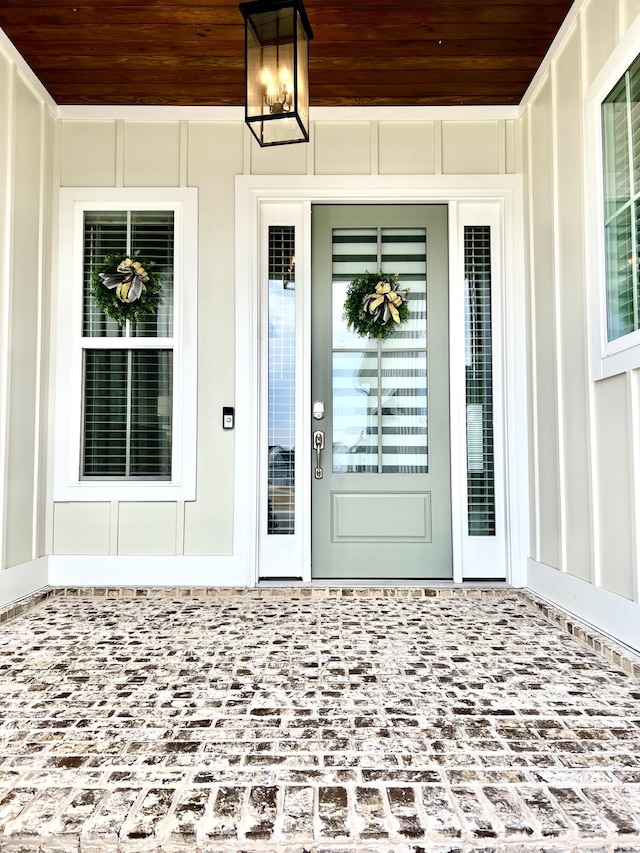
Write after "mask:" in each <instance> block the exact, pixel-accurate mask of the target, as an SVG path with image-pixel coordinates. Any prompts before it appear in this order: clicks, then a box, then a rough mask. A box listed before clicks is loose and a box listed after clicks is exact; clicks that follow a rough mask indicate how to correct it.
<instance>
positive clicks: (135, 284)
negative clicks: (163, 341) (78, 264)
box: [91, 252, 162, 326]
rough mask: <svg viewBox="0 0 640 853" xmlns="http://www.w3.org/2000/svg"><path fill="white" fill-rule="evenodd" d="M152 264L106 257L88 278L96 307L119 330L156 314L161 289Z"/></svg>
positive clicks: (127, 257)
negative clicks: (126, 324) (127, 323)
mask: <svg viewBox="0 0 640 853" xmlns="http://www.w3.org/2000/svg"><path fill="white" fill-rule="evenodd" d="M153 267H154V262H153V261H150V260H148V259H146V258H141V257H139V255H138V253H137V252H136V253H135V254H133V255H122V254H120V255H107V257H105V259H104V263H102V264H100V266H98V267H96V268H95V270H94V271H93V274H92V276H91V292H92V294H93V297H94V299H95V300H96V302H97V303H98V307H99V308H100V310H101V311H103V312H104V313H105V314H106V315H107V316H108V317H111V318H112V319H113V320H115V321H116V323H117V324H118V325H119V326H124V324H125V323H126V322H127V320H129V321H130V322H131V323H136V322H138V321H140V320H145V319H147V318H148V317H149V316H150V315H152V314H155V313H156V311H157V310H158V305H159V304H160V299H161V296H162V288H161V286H160V281H159V278H158V275H157V274H156V273H154V272H153Z"/></svg>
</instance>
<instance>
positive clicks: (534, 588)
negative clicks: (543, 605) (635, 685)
mask: <svg viewBox="0 0 640 853" xmlns="http://www.w3.org/2000/svg"><path fill="white" fill-rule="evenodd" d="M527 589H529V590H531V592H534V593H535V594H536V595H538V596H540V598H543V599H545V601H548V602H550V603H551V604H555V605H556V606H558V607H561V608H562V609H563V610H565V611H567V612H568V613H571V614H572V615H574V616H576V617H577V618H578V619H580V620H582V621H583V622H586V623H587V624H588V625H591V626H593V627H594V628H596V629H597V630H598V631H601V632H602V633H604V634H607V635H608V636H610V637H613V639H615V640H617V641H618V642H619V643H623V644H624V645H625V646H628V647H629V648H631V649H633V650H634V651H637V652H640V604H637V603H636V602H634V601H630V600H629V599H627V598H623V597H622V596H621V595H616V594H615V593H613V592H609V591H608V590H606V589H602V588H601V587H597V586H594V585H593V584H590V583H587V582H586V581H583V580H580V578H576V577H573V575H568V574H566V573H564V572H559V571H558V570H557V569H554V568H552V567H551V566H547V565H545V564H544V563H539V562H538V561H537V560H528V564H527Z"/></svg>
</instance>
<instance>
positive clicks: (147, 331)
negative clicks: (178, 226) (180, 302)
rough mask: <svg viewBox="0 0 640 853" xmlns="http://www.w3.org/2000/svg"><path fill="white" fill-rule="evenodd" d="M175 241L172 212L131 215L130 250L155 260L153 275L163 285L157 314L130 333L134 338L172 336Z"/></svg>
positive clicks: (152, 211) (160, 211)
mask: <svg viewBox="0 0 640 853" xmlns="http://www.w3.org/2000/svg"><path fill="white" fill-rule="evenodd" d="M173 241H174V227H173V211H172V210H145V211H133V212H132V214H131V251H132V252H138V253H139V254H140V256H141V257H143V258H148V259H149V260H150V261H153V263H154V266H153V272H154V273H155V274H156V275H157V276H159V278H160V282H161V286H162V298H161V300H160V304H159V305H158V310H157V312H156V314H155V315H153V316H151V317H150V318H149V319H148V320H146V321H144V322H142V323H138V324H137V325H136V327H135V329H132V331H131V334H132V336H134V337H139V338H140V337H144V338H156V337H157V338H170V337H172V336H173V258H174V242H173Z"/></svg>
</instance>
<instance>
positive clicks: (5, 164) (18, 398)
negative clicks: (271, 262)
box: [0, 45, 56, 607]
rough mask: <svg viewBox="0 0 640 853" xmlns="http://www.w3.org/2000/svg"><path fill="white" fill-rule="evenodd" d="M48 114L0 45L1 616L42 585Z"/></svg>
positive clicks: (51, 133)
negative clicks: (12, 603) (3, 608)
mask: <svg viewBox="0 0 640 853" xmlns="http://www.w3.org/2000/svg"><path fill="white" fill-rule="evenodd" d="M53 107H54V105H53V104H52V103H50V102H48V101H47V98H46V95H45V94H44V93H43V92H41V91H39V89H38V87H37V86H34V85H32V81H31V80H29V79H27V77H25V76H24V75H23V74H22V73H21V72H20V70H19V69H18V67H17V64H16V61H15V58H14V57H13V56H12V55H11V53H10V52H8V51H5V50H3V49H2V45H0V607H1V606H3V604H6V603H8V602H10V601H13V600H15V599H16V598H20V597H22V596H24V595H26V594H29V593H31V592H32V591H33V590H34V589H37V588H40V587H42V586H44V585H46V583H47V575H46V561H44V560H42V559H41V558H43V557H44V555H45V554H46V553H47V551H46V535H45V530H46V519H47V497H46V496H47V461H48V455H47V454H48V448H47V439H48V436H47V430H46V423H47V417H46V412H47V383H48V364H49V322H48V321H49V292H50V287H49V281H50V271H51V250H52V245H51V233H52V218H51V212H52V194H53V192H54V187H55V181H54V173H53V157H54V143H55V126H56V119H55V116H54V112H53Z"/></svg>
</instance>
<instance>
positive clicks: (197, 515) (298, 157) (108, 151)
mask: <svg viewBox="0 0 640 853" xmlns="http://www.w3.org/2000/svg"><path fill="white" fill-rule="evenodd" d="M495 112H496V114H497V113H499V112H500V111H499V110H498V111H495ZM505 112H506V111H505ZM352 113H353V115H354V116H356V117H357V116H359V115H362V120H355V121H349V120H348V121H344V120H342V119H340V118H338V117H334V118H332V116H331V114H329V116H328V117H327V119H326V120H322V121H316V122H315V123H314V124H313V126H312V128H311V142H310V144H309V145H297V146H285V147H282V148H273V149H260V148H259V147H258V146H257V144H256V143H255V142H254V141H253V140H252V139H251V137H250V134H249V132H248V131H247V130H246V129H245V127H244V124H243V122H242V121H239V120H231V121H217V120H214V121H208V120H202V121H193V120H170V119H168V120H166V121H158V120H155V117H154V120H153V121H145V120H143V119H142V118H140V119H135V118H131V119H124V118H112V119H106V118H105V119H100V120H78V119H65V120H63V121H62V122H61V125H62V130H61V170H60V175H61V185H62V186H65V187H72V186H76V187H78V186H80V187H86V186H91V187H117V186H125V187H147V186H154V187H162V186H166V187H175V186H189V187H197V188H198V198H199V216H200V219H199V246H200V249H199V252H200V257H199V276H198V279H199V294H198V325H199V329H198V330H199V338H198V339H199V350H198V394H199V396H198V401H199V402H198V454H197V460H198V461H197V499H196V500H195V501H189V502H184V503H164V504H161V503H155V504H153V503H152V504H140V505H138V506H137V507H136V508H135V511H136V512H137V513H139V514H141V517H143V518H144V524H143V525H141V524H138V525H136V526H135V531H134V533H135V535H131V530H128V529H127V528H126V524H127V520H128V519H129V520H130V519H131V513H130V509H131V505H125V504H122V503H120V504H118V503H117V502H113V503H109V502H105V503H93V504H90V505H89V504H82V503H57V504H55V505H52V524H51V525H50V539H49V541H48V543H47V545H48V548H49V553H52V554H54V555H93V556H96V557H99V556H107V555H111V556H123V557H124V556H132V555H140V554H156V555H164V556H172V555H185V556H193V557H198V556H210V555H221V556H222V555H230V554H231V553H232V549H233V521H234V487H233V486H234V484H233V465H234V433H233V432H227V431H223V430H222V428H221V412H222V406H223V405H234V388H235V376H234V354H235V347H236V341H235V338H234V323H233V316H234V299H235V292H234V246H235V234H234V217H235V212H234V187H235V177H236V175H238V174H253V175H285V174H287V175H300V174H309V175H328V174H332V175H342V174H343V175H354V174H366V175H369V174H374V175H375V174H389V175H393V174H400V173H402V174H409V175H411V174H415V175H434V174H436V175H439V174H443V175H466V174H490V175H496V174H508V173H511V174H513V173H515V172H516V165H517V164H518V163H519V153H518V145H517V139H518V133H517V127H516V124H517V122H516V121H515V120H513V119H502V118H487V117H486V115H487V114H486V112H485V114H484V117H483V118H479V119H478V120H475V119H473V118H471V117H470V118H469V120H464V116H465V115H469V116H472V113H464V112H461V111H456V113H455V116H454V117H452V118H451V119H448V118H446V119H445V120H440V119H438V120H419V119H417V118H416V119H415V120H402V121H400V120H396V121H394V120H390V119H389V118H388V114H387V118H386V119H385V120H379V121H377V120H372V119H370V118H369V115H370V111H366V110H365V111H360V110H354V111H352ZM232 114H233V113H232ZM233 115H235V114H233ZM408 115H409V116H410V115H411V113H408ZM413 115H414V116H417V115H419V113H414V114H413ZM450 115H452V116H453V114H451V113H450ZM470 140H473V144H472V145H471V144H470ZM223 316H224V317H226V320H225V321H224V322H220V318H221V317H223ZM54 344H55V342H52V345H54ZM59 381H64V380H63V378H62V377H61V378H60V380H59ZM238 416H239V417H241V416H242V413H238ZM225 578H227V575H225ZM210 581H211V582H212V583H215V582H216V577H215V569H213V571H212V573H211V575H210ZM174 582H175V581H174ZM237 582H238V583H242V584H243V583H244V582H245V577H244V576H242V577H238V578H237Z"/></svg>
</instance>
